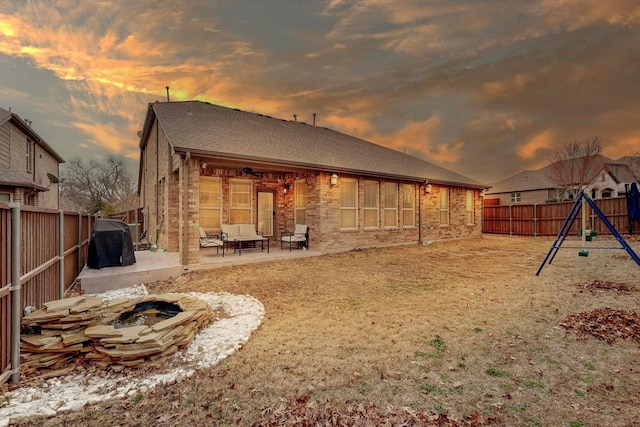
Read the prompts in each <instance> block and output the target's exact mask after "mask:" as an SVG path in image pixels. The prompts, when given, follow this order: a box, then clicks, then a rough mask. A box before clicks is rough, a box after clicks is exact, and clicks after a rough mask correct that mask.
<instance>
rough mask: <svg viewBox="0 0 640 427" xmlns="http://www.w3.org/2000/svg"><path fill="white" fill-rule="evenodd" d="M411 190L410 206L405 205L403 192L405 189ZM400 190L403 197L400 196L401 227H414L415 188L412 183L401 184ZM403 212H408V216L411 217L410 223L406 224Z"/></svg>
mask: <svg viewBox="0 0 640 427" xmlns="http://www.w3.org/2000/svg"><path fill="white" fill-rule="evenodd" d="M408 190H409V191H411V196H412V197H411V206H410V207H405V201H407V199H406V198H405V197H404V196H405V195H406V194H404V192H405V191H408ZM402 192H403V198H402V227H403V228H414V227H415V226H416V188H415V186H414V185H412V184H402ZM405 213H409V215H410V217H411V224H406V223H405V222H404V220H405Z"/></svg>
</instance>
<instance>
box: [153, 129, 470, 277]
mask: <svg viewBox="0 0 640 427" xmlns="http://www.w3.org/2000/svg"><path fill="white" fill-rule="evenodd" d="M154 137H155V132H152V138H151V139H150V141H149V142H148V145H147V147H146V150H147V151H148V152H149V153H153V152H154V151H155V138H154ZM163 145H164V146H166V147H165V148H163ZM159 153H160V158H159V162H158V163H159V165H161V167H160V168H159V169H158V176H159V178H160V182H161V183H162V185H163V190H162V191H160V192H159V193H160V194H162V197H163V200H162V203H161V209H160V210H159V212H160V213H162V212H163V211H164V212H166V217H165V223H164V227H163V229H162V232H161V233H160V240H159V247H162V248H167V250H169V251H172V252H173V251H178V252H179V254H180V260H181V262H182V263H183V264H185V265H189V264H197V263H198V262H199V230H198V227H199V222H200V221H199V208H200V206H199V196H200V194H199V183H200V176H202V175H205V176H216V177H220V178H221V185H222V189H221V190H222V200H223V202H222V223H223V224H226V223H229V218H230V209H229V187H230V185H229V184H230V181H231V180H232V179H242V180H250V181H251V182H252V197H253V200H252V206H253V210H252V218H253V219H252V222H253V223H254V224H255V223H257V193H258V191H265V192H273V194H274V210H275V212H276V216H275V220H274V235H273V237H272V239H273V240H274V241H278V240H279V237H280V235H281V234H282V233H283V232H284V231H292V230H293V228H294V226H295V186H296V185H300V184H301V182H300V181H299V180H301V179H304V184H303V185H304V188H305V223H306V224H307V225H308V226H309V238H310V242H309V243H310V248H311V249H313V250H319V251H322V252H337V251H344V250H350V249H353V248H356V247H361V248H366V247H379V246H393V245H401V244H412V243H413V244H416V243H419V242H423V243H424V242H429V241H436V240H443V239H452V238H464V237H477V236H480V235H481V199H480V192H479V191H478V190H474V193H473V194H474V199H473V200H474V213H475V218H474V224H467V205H466V203H467V193H466V192H467V189H465V188H461V187H448V188H449V211H450V219H449V224H448V225H447V226H441V225H440V220H439V218H440V211H439V193H440V191H441V188H442V187H440V186H438V185H432V190H431V192H430V193H428V194H426V193H425V191H424V187H423V186H419V185H418V184H417V183H406V182H402V181H389V182H394V183H396V184H398V185H399V190H398V202H399V206H398V224H397V226H396V227H391V228H389V227H384V226H383V222H382V221H383V218H384V210H383V208H384V200H385V197H384V185H383V183H384V182H385V181H384V180H382V179H380V180H378V182H379V183H380V198H379V202H380V210H379V226H378V227H376V228H372V229H365V228H364V227H363V221H364V211H363V209H362V207H363V200H364V178H363V177H359V176H350V175H347V174H343V175H341V176H340V179H339V182H338V185H337V186H335V187H331V186H330V184H329V177H330V175H331V173H329V172H324V171H319V172H316V173H313V172H310V173H291V172H289V173H285V172H283V173H264V174H262V175H261V176H260V177H254V176H251V175H246V174H243V173H242V171H241V170H236V169H214V168H212V167H210V166H209V167H207V168H205V169H203V168H201V167H200V166H201V164H202V162H203V160H204V161H206V159H202V158H199V157H196V156H194V157H192V158H191V159H190V161H189V165H188V173H189V177H188V193H187V195H186V197H184V196H183V192H184V188H185V187H184V181H183V179H184V172H185V164H184V158H182V159H181V160H180V161H176V158H175V156H174V157H173V158H172V157H171V155H170V153H169V150H168V144H167V143H166V142H165V141H162V140H161V141H160V147H159ZM147 154H148V153H143V155H147ZM149 160H151V163H149ZM175 165H179V166H178V168H177V170H174V169H175ZM154 168H155V159H154V158H153V156H148V155H147V156H146V157H145V167H144V170H143V182H144V185H145V186H146V188H145V190H144V191H143V193H142V194H144V206H145V207H147V208H148V209H149V213H150V214H149V215H148V216H146V218H148V219H149V223H148V224H149V225H148V227H149V228H148V229H149V230H150V231H151V230H153V232H152V234H153V239H155V230H156V227H157V224H158V222H157V221H158V218H155V216H154V213H155V204H154V203H155V201H154V196H155V187H154V186H155V185H156V183H158V177H157V176H156V173H155V170H154ZM165 177H166V178H165ZM163 178H165V179H163ZM348 178H350V179H356V180H357V187H358V211H357V220H358V225H357V227H355V228H354V229H341V226H340V180H344V179H348ZM367 179H372V178H367ZM285 183H287V184H289V190H288V192H287V193H286V194H285V193H284V192H283V188H284V184H285ZM402 184H411V185H413V186H414V196H415V224H414V225H413V226H407V227H405V226H403V223H402V218H403V216H402V206H401V205H402ZM185 203H187V206H186V208H187V215H186V216H185V215H184V212H185V205H184V204H185ZM185 226H186V232H187V233H188V236H187V237H188V248H187V249H184V248H183V242H184V241H185V240H184V238H185V236H184V235H183V233H184V232H185ZM210 231H212V232H217V231H218V230H210ZM150 237H151V235H150ZM152 243H153V241H152Z"/></svg>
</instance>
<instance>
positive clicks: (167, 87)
mask: <svg viewBox="0 0 640 427" xmlns="http://www.w3.org/2000/svg"><path fill="white" fill-rule="evenodd" d="M165 88H166V89H167V102H169V86H165Z"/></svg>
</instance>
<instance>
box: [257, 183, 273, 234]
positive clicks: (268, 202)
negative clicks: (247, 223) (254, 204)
mask: <svg viewBox="0 0 640 427" xmlns="http://www.w3.org/2000/svg"><path fill="white" fill-rule="evenodd" d="M273 214H274V212H273V193H270V192H263V191H259V192H258V231H260V232H262V235H263V236H265V237H271V236H273Z"/></svg>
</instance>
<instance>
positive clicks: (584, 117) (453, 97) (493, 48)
mask: <svg viewBox="0 0 640 427" xmlns="http://www.w3.org/2000/svg"><path fill="white" fill-rule="evenodd" d="M0 76H1V77H2V78H1V80H0V107H3V108H5V109H9V108H10V109H11V110H12V111H13V112H14V113H17V114H18V115H20V117H22V118H24V119H28V120H31V121H32V122H33V125H32V126H33V128H34V130H35V131H36V132H38V134H40V136H42V137H43V138H44V139H45V140H46V141H47V142H48V143H49V144H50V145H51V146H52V147H53V148H54V149H55V150H56V151H58V153H59V154H60V155H61V156H62V157H63V158H65V159H66V160H69V159H71V158H73V157H77V156H81V157H85V158H96V159H100V158H102V157H104V156H105V155H107V154H109V153H112V152H113V153H121V154H123V155H125V156H127V157H128V158H130V159H131V163H132V166H133V165H137V159H138V153H139V149H138V137H137V136H136V132H137V131H138V130H140V129H141V128H142V124H143V121H144V117H145V111H146V108H147V105H148V103H149V102H154V101H165V100H166V89H165V87H166V86H169V87H170V98H171V100H172V101H179V100H193V99H197V100H202V101H208V102H211V103H215V104H219V105H224V106H228V107H234V108H239V109H242V110H245V111H251V112H258V113H262V114H267V115H270V116H273V117H277V118H283V119H289V120H292V119H293V114H297V116H298V120H299V121H305V122H308V123H311V122H312V121H313V118H312V114H313V113H316V114H317V116H316V124H317V125H319V126H325V127H329V128H332V129H335V130H338V131H341V132H344V133H347V134H350V135H353V136H356V137H359V138H362V139H365V140H368V141H371V142H375V143H378V144H381V145H384V146H387V147H390V148H394V149H397V150H401V151H406V152H407V153H408V154H412V155H415V156H418V157H421V158H424V159H426V160H428V161H431V162H433V163H436V164H439V165H441V166H444V167H446V168H448V169H451V170H453V171H456V172H458V173H461V174H463V175H466V176H468V177H470V178H473V179H476V180H478V181H480V182H483V183H487V184H491V183H493V182H496V181H500V180H502V179H504V178H506V177H508V176H510V175H512V174H515V173H517V172H519V171H521V170H523V169H536V168H539V167H542V166H545V165H546V164H548V161H549V158H550V157H551V155H552V154H553V152H554V151H556V150H557V149H558V148H559V147H561V146H562V144H563V143H565V142H569V141H573V140H576V139H578V140H580V139H587V138H593V137H600V138H601V139H602V141H603V146H604V153H603V154H604V155H606V156H609V157H612V158H618V157H622V156H625V155H631V154H638V152H640V2H638V1H637V0H606V1H605V0H538V1H534V0H531V1H520V0H509V1H505V0H467V1H456V0H404V1H403V0H370V1H348V0H344V1H343V0H330V1H316V0H282V1H273V0H244V1H231V0H223V1H221V0H190V1H169V0H164V1H155V0H154V1H151V0H138V1H135V2H134V1H106V0H105V1H98V0H82V1H80V0H51V1H30V0H0ZM135 167H136V166H133V169H134V170H135Z"/></svg>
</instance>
